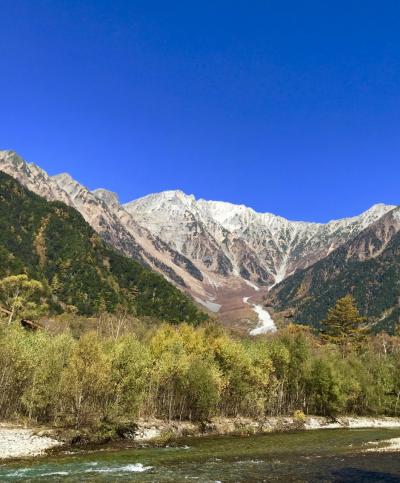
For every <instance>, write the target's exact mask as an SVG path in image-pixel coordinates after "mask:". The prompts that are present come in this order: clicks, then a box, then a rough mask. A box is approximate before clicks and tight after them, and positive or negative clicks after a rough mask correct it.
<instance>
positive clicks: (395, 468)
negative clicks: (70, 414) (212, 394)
mask: <svg viewBox="0 0 400 483" xmlns="http://www.w3.org/2000/svg"><path fill="white" fill-rule="evenodd" d="M398 437H400V430H399V429H358V430H345V429H338V430H314V431H304V432H293V433H275V434H270V435H260V436H249V437H205V438H198V439H188V440H185V441H180V442H179V444H178V445H177V446H176V447H167V448H141V449H135V448H132V447H131V448H130V447H129V445H127V444H126V443H125V445H121V444H120V445H110V446H105V447H102V448H97V449H96V450H93V451H87V450H86V451H80V452H77V453H68V454H66V453H65V452H64V453H60V454H57V455H53V456H47V457H43V458H39V459H36V460H33V461H32V460H31V461H18V462H14V463H7V464H3V465H1V466H0V481H31V482H36V481H44V480H45V481H50V482H51V481H61V482H64V481H65V482H69V481H71V482H92V481H93V482H98V481H99V482H109V481H111V482H114V481H124V482H125V481H155V482H157V481H160V482H164V481H169V482H180V481H191V480H193V481H200V482H228V481H229V482H240V481H279V482H325V481H326V482H331V481H336V482H356V481H357V482H358V481H361V482H380V481H385V482H400V453H368V452H365V449H366V448H368V447H372V446H375V447H376V446H377V443H378V446H379V444H380V443H379V442H380V441H383V440H387V439H391V438H398ZM371 442H372V445H371V444H370V445H368V444H367V443H371ZM374 443H375V444H374Z"/></svg>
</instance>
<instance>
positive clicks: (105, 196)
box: [92, 188, 120, 207]
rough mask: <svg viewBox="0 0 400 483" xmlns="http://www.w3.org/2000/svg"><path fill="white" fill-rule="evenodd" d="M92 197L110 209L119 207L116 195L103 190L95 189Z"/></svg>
mask: <svg viewBox="0 0 400 483" xmlns="http://www.w3.org/2000/svg"><path fill="white" fill-rule="evenodd" d="M92 193H93V194H94V196H96V198H98V199H99V200H101V201H103V202H104V203H105V204H106V205H108V206H110V207H115V206H117V205H118V206H119V204H120V203H119V197H118V195H117V193H114V192H113V191H109V190H106V189H103V188H97V189H95V190H93V191H92Z"/></svg>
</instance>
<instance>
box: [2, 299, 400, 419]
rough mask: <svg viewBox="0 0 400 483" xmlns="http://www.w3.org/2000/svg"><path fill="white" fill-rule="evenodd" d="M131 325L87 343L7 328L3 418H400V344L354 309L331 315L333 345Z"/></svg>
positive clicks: (92, 335)
mask: <svg viewBox="0 0 400 483" xmlns="http://www.w3.org/2000/svg"><path fill="white" fill-rule="evenodd" d="M346 307H347V308H346ZM340 314H341V317H342V322H341V323H340V320H339V319H338V316H339V315H340ZM346 317H347V319H346ZM128 322H129V316H120V317H119V318H118V316H116V315H104V316H103V317H102V318H99V319H98V321H97V326H96V329H95V330H92V331H89V332H85V331H84V332H83V333H82V334H81V335H80V336H77V334H74V335H73V334H72V333H71V331H70V330H65V331H62V332H59V333H52V332H51V331H46V330H39V331H36V332H30V331H26V330H24V329H23V328H22V327H20V326H19V325H18V324H7V323H3V324H2V325H1V329H0V331H1V333H0V418H2V419H28V420H31V421H35V422H39V423H46V424H52V425H61V426H66V427H75V428H82V427H99V426H101V425H102V424H105V423H110V422H111V423H114V422H115V423H117V422H121V421H134V420H136V419H137V418H140V417H144V418H145V417H157V418H162V419H186V420H187V419H188V420H206V419H208V418H211V417H213V416H226V417H235V416H248V417H255V418H262V417H265V416H276V415H289V414H293V413H294V412H295V411H302V412H304V413H305V414H315V415H324V416H336V415H340V414H360V415H376V414H385V415H398V414H399V412H400V404H399V400H400V370H399V369H400V337H398V336H389V335H387V334H384V333H382V334H379V335H374V336H372V335H368V334H367V333H366V331H365V330H363V328H362V327H361V325H362V324H363V321H362V319H360V318H359V315H358V313H357V312H355V311H354V304H353V301H352V300H351V298H350V299H347V300H341V301H339V302H338V304H337V306H336V307H334V308H333V309H331V310H330V311H329V312H328V316H327V319H326V321H324V324H325V325H324V326H325V331H324V333H323V334H316V333H313V332H312V331H311V330H310V329H309V328H306V327H302V326H294V325H290V326H288V327H287V328H285V329H282V330H280V331H278V333H276V334H273V335H269V336H260V337H257V338H250V337H249V338H243V337H242V338H239V337H237V336H235V335H232V334H229V333H228V332H227V331H225V330H224V329H223V328H222V327H221V326H219V325H217V324H215V323H205V324H203V325H200V326H197V327H194V326H193V325H190V324H186V323H184V324H181V325H169V324H162V325H156V326H154V325H153V326H149V327H147V328H146V327H144V326H140V324H139V325H137V326H136V328H135V327H133V329H132V326H131V325H129V323H128ZM357 327H358V329H359V330H358V329H357Z"/></svg>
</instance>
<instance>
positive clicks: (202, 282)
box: [0, 151, 400, 328]
mask: <svg viewBox="0 0 400 483" xmlns="http://www.w3.org/2000/svg"><path fill="white" fill-rule="evenodd" d="M0 170H2V171H4V172H6V173H8V174H9V175H11V176H13V177H14V178H15V179H17V180H18V181H19V182H21V183H22V184H23V185H24V186H26V187H27V188H28V189H29V190H31V191H33V192H35V193H36V194H39V195H40V196H43V197H45V198H46V199H47V200H49V201H62V202H63V203H65V204H67V205H69V206H71V207H73V208H75V209H77V210H78V211H79V212H80V213H81V215H82V216H83V218H84V219H85V220H86V221H87V223H89V224H90V225H91V226H92V228H93V229H94V230H95V231H96V232H97V233H98V234H99V235H100V236H101V237H102V238H103V240H104V241H106V242H107V243H109V244H111V245H112V246H113V247H114V248H116V249H117V250H119V251H120V252H121V253H123V254H124V255H126V256H128V257H131V258H134V259H135V260H137V261H139V262H140V263H141V264H143V265H146V266H148V267H150V268H152V269H153V270H156V271H157V272H159V273H161V274H162V275H163V276H164V277H165V278H166V279H167V280H168V281H170V282H172V283H174V284H175V285H176V286H177V287H179V288H180V289H181V290H182V291H184V292H186V293H188V294H190V295H191V296H192V297H193V298H194V299H195V300H196V301H197V303H198V304H200V305H201V306H203V307H205V308H206V309H207V310H209V311H210V312H211V313H214V314H216V315H217V316H218V317H219V318H220V319H221V320H222V321H223V322H225V323H229V324H233V323H234V324H236V325H239V326H244V327H249V328H254V325H255V324H257V313H258V316H259V317H260V312H259V309H260V307H261V305H259V304H261V303H262V301H263V300H265V299H266V300H267V303H268V305H269V306H271V307H272V308H273V312H274V313H277V316H278V317H279V314H280V313H282V314H285V313H288V310H289V311H290V313H291V315H292V316H293V320H294V321H296V322H300V323H310V324H313V325H318V321H319V320H321V317H322V316H323V314H324V311H325V312H326V308H327V306H326V304H331V303H332V302H334V298H335V297H336V296H338V295H340V294H341V293H343V292H354V293H355V294H356V295H357V297H358V299H360V300H359V303H360V308H361V309H362V310H363V312H364V313H365V314H367V315H369V316H371V317H373V320H374V323H376V324H378V323H379V324H381V325H382V324H383V325H382V326H384V325H385V320H386V318H387V316H388V314H389V313H390V314H392V315H391V317H392V319H393V314H394V313H396V311H395V309H394V306H393V297H395V293H396V294H397V293H398V295H400V291H399V287H398V282H397V281H393V286H394V287H395V288H394V289H393V290H394V293H393V294H392V296H390V297H389V299H390V300H389V299H388V301H387V304H386V305H385V303H380V304H374V303H373V297H374V296H376V293H375V292H374V290H372V288H371V290H370V293H369V295H368V297H365V296H364V295H363V293H362V286H361V285H360V283H362V284H363V286H365V283H366V280H365V279H363V278H362V277H361V272H362V273H363V274H364V275H363V276H364V277H367V278H368V277H369V278H371V277H372V278H373V279H374V281H373V282H371V286H375V285H379V286H382V285H383V284H385V283H386V281H385V280H386V277H387V274H386V271H385V270H386V268H384V267H387V266H388V264H389V265H390V263H389V262H388V260H389V259H390V260H392V258H393V257H395V256H396V255H395V253H397V252H396V247H395V245H396V236H397V234H398V232H399V229H400V226H399V223H398V209H397V207H396V206H392V205H383V204H377V205H374V206H372V207H371V208H370V209H369V210H367V211H365V212H364V213H362V214H361V215H359V216H355V217H352V218H345V219H341V220H334V221H331V222H329V223H326V224H322V223H310V222H299V221H289V220H286V219H285V218H282V217H280V216H276V215H273V214H270V213H257V212H256V211H254V210H253V209H251V208H248V207H246V206H244V205H234V204H231V203H226V202H220V201H206V200H202V199H199V200H196V199H195V197H194V196H192V195H187V194H185V193H183V192H182V191H179V190H172V191H164V192H161V193H155V194H150V195H148V196H145V197H143V198H140V199H138V200H134V201H132V202H130V203H126V204H121V203H120V202H119V200H118V196H117V195H116V194H115V193H112V192H110V191H108V190H106V189H97V190H94V191H91V190H89V189H87V188H86V187H84V186H83V185H81V184H80V183H78V182H77V181H75V180H74V179H73V178H72V177H71V176H70V175H69V174H60V175H56V176H49V175H48V174H47V173H46V172H45V171H44V170H42V169H41V168H39V167H38V166H37V165H35V164H32V163H27V162H25V161H24V160H23V159H22V158H21V157H19V156H18V155H17V154H16V153H15V152H13V151H0ZM390 254H392V255H390ZM385 257H386V258H385ZM391 257H392V258H391ZM383 259H384V260H386V261H385V262H382V263H381V260H383ZM392 261H393V260H392ZM367 263H370V264H371V269H370V271H369V272H368V273H369V274H367V271H365V270H364V268H365V267H366V264H367ZM374 263H375V264H377V263H378V264H379V267H380V270H383V272H384V273H383V272H382V273H381V277H382V278H383V279H384V281H383V282H382V283H380V282H376V280H375V278H376V277H375V275H376V271H375V270H377V268H376V267H375V266H374V267H373V266H372V265H373V264H374ZM394 263H395V264H396V263H397V262H396V261H395V260H394ZM355 267H356V268H355ZM360 267H362V268H360ZM357 274H358V275H357ZM350 275H351V276H350ZM360 277H361V278H360ZM343 278H344V279H346V281H348V283H343ZM369 278H368V280H369ZM389 278H390V276H389ZM360 280H363V281H362V282H360ZM397 280H398V279H397ZM374 294H375V295H374ZM367 298H368V300H369V301H368V302H367V301H366V300H367ZM249 299H250V303H249ZM372 305H373V306H374V308H373V309H372V308H371V307H372ZM257 310H258V312H257ZM271 310H272V309H271ZM264 315H265V314H264ZM392 319H391V320H392Z"/></svg>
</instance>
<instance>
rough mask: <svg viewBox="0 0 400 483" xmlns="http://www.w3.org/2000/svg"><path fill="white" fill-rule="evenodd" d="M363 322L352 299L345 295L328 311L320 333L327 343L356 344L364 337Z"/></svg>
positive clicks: (350, 296)
mask: <svg viewBox="0 0 400 483" xmlns="http://www.w3.org/2000/svg"><path fill="white" fill-rule="evenodd" d="M364 322H365V318H364V317H362V316H361V315H360V312H359V310H358V308H357V306H356V302H355V300H354V297H353V296H352V295H346V296H345V297H342V298H340V299H338V300H337V302H336V304H335V306H334V307H331V308H330V309H328V314H327V317H326V319H325V320H323V321H322V322H321V326H322V333H323V336H324V338H325V339H326V340H327V341H329V342H332V343H334V344H339V345H344V344H346V343H348V342H353V343H357V342H360V340H361V339H362V338H363V337H364V336H365V332H366V330H365V327H363V323H364Z"/></svg>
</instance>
